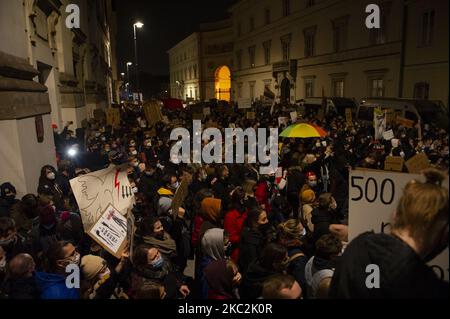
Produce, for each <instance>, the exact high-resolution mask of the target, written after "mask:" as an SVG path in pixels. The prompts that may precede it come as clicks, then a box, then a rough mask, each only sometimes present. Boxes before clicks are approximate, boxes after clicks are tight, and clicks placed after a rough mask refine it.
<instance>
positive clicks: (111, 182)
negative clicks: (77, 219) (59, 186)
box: [70, 165, 134, 230]
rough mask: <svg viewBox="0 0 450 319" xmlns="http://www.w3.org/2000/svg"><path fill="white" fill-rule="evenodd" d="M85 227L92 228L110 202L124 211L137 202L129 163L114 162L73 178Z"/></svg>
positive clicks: (76, 197)
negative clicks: (115, 164)
mask: <svg viewBox="0 0 450 319" xmlns="http://www.w3.org/2000/svg"><path fill="white" fill-rule="evenodd" d="M70 186H71V187H72V190H73V194H74V196H75V199H76V200H77V204H78V207H79V208H80V215H81V220H82V222H83V225H84V229H86V230H89V229H90V228H91V227H92V226H93V225H94V223H95V222H97V220H98V219H99V218H100V216H101V215H102V214H103V212H104V211H105V210H106V208H107V207H108V206H109V205H112V206H113V207H115V209H117V210H118V211H119V212H120V213H121V214H122V215H125V214H126V213H127V210H128V208H130V207H132V206H133V204H134V194H133V191H132V188H131V185H130V182H129V181H128V177H127V169H126V166H124V167H120V166H114V165H111V166H110V167H108V168H106V169H103V170H100V171H96V172H92V173H89V174H86V175H81V176H78V177H76V178H74V179H71V180H70Z"/></svg>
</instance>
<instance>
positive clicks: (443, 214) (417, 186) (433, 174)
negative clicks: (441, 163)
mask: <svg viewBox="0 0 450 319" xmlns="http://www.w3.org/2000/svg"><path fill="white" fill-rule="evenodd" d="M423 175H424V176H425V179H426V181H425V182H424V183H422V182H419V181H416V180H413V181H411V182H409V183H408V184H407V185H406V187H405V189H404V191H403V195H402V197H401V198H400V200H399V202H398V205H397V211H396V215H395V218H394V222H393V228H394V229H401V228H408V229H409V230H410V231H411V233H412V234H413V235H424V234H425V233H426V232H427V231H428V230H429V229H430V227H431V226H433V225H434V223H435V222H436V221H438V220H440V219H444V218H446V219H447V220H448V216H449V215H448V190H447V189H446V188H445V187H442V181H443V180H444V179H445V177H446V176H445V174H444V173H443V172H441V171H439V170H437V169H434V168H430V169H426V170H424V171H423Z"/></svg>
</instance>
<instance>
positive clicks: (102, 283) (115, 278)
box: [80, 251, 128, 299]
mask: <svg viewBox="0 0 450 319" xmlns="http://www.w3.org/2000/svg"><path fill="white" fill-rule="evenodd" d="M127 262H128V252H127V251H125V252H124V253H123V254H122V257H121V258H120V261H119V263H118V264H117V266H116V267H115V268H114V269H113V270H111V269H110V268H109V267H108V264H107V262H106V260H104V259H103V258H101V257H98V256H95V255H86V256H83V258H81V263H80V269H81V273H82V276H83V284H82V286H83V288H84V289H82V290H84V291H83V292H82V298H83V299H128V296H127V295H126V294H125V293H124V292H123V291H122V289H121V288H119V287H118V285H119V283H120V280H121V278H120V275H121V273H122V271H123V269H124V268H125V267H126V264H127Z"/></svg>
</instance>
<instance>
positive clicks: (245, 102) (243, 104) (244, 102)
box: [238, 98, 252, 109]
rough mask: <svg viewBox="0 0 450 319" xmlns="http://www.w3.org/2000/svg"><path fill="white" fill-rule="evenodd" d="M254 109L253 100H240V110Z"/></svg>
mask: <svg viewBox="0 0 450 319" xmlns="http://www.w3.org/2000/svg"><path fill="white" fill-rule="evenodd" d="M251 107H252V99H247V98H245V99H244V98H240V99H238V108H240V109H249V108H251Z"/></svg>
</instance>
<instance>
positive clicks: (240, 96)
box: [237, 82, 242, 98]
mask: <svg viewBox="0 0 450 319" xmlns="http://www.w3.org/2000/svg"><path fill="white" fill-rule="evenodd" d="M237 95H238V98H242V82H240V83H238V85H237Z"/></svg>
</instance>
